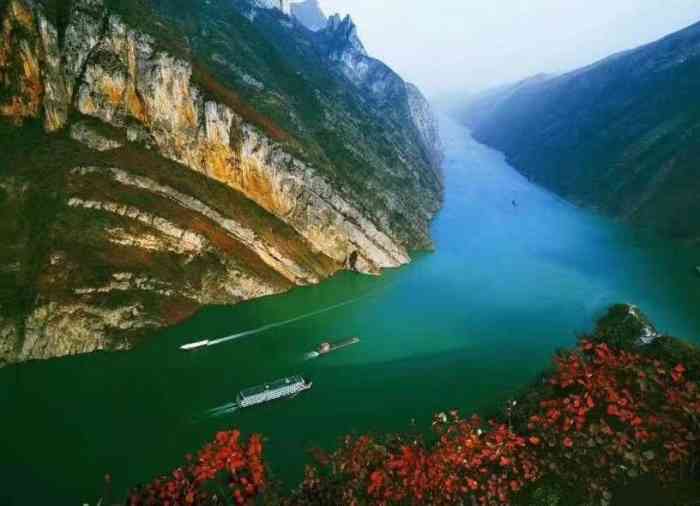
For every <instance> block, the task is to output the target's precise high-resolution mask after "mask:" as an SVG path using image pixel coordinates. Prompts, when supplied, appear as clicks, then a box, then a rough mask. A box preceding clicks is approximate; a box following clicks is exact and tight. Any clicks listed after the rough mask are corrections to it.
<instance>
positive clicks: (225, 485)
mask: <svg viewBox="0 0 700 506" xmlns="http://www.w3.org/2000/svg"><path fill="white" fill-rule="evenodd" d="M262 454H263V447H262V440H261V438H260V436H257V435H254V436H252V437H251V438H250V441H249V443H248V445H247V446H246V445H245V444H243V443H241V441H240V432H238V431H231V432H219V433H218V434H217V435H216V439H215V440H214V441H213V442H212V443H209V444H208V445H206V446H205V447H204V448H203V449H202V450H200V452H199V453H198V455H197V457H196V458H193V457H192V456H191V455H188V456H187V463H186V465H185V466H183V467H180V468H178V469H175V470H174V471H173V472H172V473H171V475H170V476H163V477H160V478H157V479H155V480H153V481H152V482H151V483H150V484H148V485H146V486H144V487H141V488H138V489H136V490H134V491H132V493H131V494H130V496H129V502H128V504H129V506H147V505H163V506H176V505H177V506H180V505H187V504H211V505H218V504H230V503H234V504H249V503H251V502H252V500H253V498H255V497H256V496H257V495H258V494H259V493H260V491H261V490H262V489H263V487H264V486H265V479H266V478H265V466H264V464H263V457H262Z"/></svg>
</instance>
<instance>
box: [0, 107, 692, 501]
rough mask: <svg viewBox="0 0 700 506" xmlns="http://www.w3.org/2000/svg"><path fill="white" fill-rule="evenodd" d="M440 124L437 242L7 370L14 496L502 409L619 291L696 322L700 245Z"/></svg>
mask: <svg viewBox="0 0 700 506" xmlns="http://www.w3.org/2000/svg"><path fill="white" fill-rule="evenodd" d="M443 137H444V140H445V144H446V151H447V159H446V161H445V174H446V184H447V192H446V201H445V207H444V209H443V211H442V212H441V213H440V215H439V216H438V217H437V219H436V220H435V222H434V225H433V235H434V238H435V242H436V251H435V252H434V253H421V254H417V255H416V256H415V259H414V262H413V263H412V264H410V265H408V266H406V267H404V268H402V269H398V270H393V271H389V272H386V273H385V274H384V275H383V276H381V277H377V278H374V277H367V276H361V275H356V274H350V273H344V274H341V275H338V276H336V277H335V278H334V279H331V280H329V281H327V282H325V283H323V284H321V285H320V286H315V287H309V288H302V289H297V290H294V291H292V292H291V293H288V294H286V295H282V296H277V297H270V298H266V299H262V300H257V301H253V302H250V303H246V304H241V305H238V306H235V307H215V308H210V309H207V310H205V311H202V312H201V313H200V314H198V315H197V316H196V317H194V318H192V319H191V320H190V321H188V322H187V323H185V324H183V325H180V326H178V327H176V328H173V329H169V330H167V331H164V332H161V333H160V334H159V335H157V336H153V338H152V339H150V340H149V341H148V342H147V343H146V344H144V345H143V346H141V347H140V348H138V349H137V350H135V351H133V352H129V353H117V354H94V355H88V356H80V357H72V358H66V359H58V360H50V361H45V362H37V363H28V364H23V365H21V366H18V367H10V368H5V369H2V370H0V416H1V418H0V419H1V420H2V422H1V424H0V504H2V505H3V506H5V505H13V506H15V505H23V506H24V505H34V504H36V505H39V504H42V505H43V504H51V505H62V504H66V505H68V504H73V505H75V504H82V503H84V502H88V503H90V504H95V502H96V499H97V498H98V497H99V496H100V494H101V492H102V488H103V485H102V482H103V478H102V477H103V476H104V474H105V473H111V475H112V476H113V481H114V494H115V496H116V497H118V496H119V495H120V494H123V492H124V490H125V489H126V488H127V487H129V486H131V485H134V484H136V483H138V482H143V481H145V480H147V479H148V478H149V477H152V476H153V475H155V474H157V473H161V472H165V471H167V470H168V469H170V468H172V467H173V466H175V465H177V464H178V463H179V462H180V461H181V460H182V456H183V455H184V454H185V453H187V452H190V451H193V450H196V449H197V448H198V447H200V446H201V445H202V444H203V443H204V442H205V441H207V440H209V439H211V438H212V436H213V435H214V433H215V432H216V431H218V430H222V429H228V428H233V427H238V428H240V429H241V430H242V431H243V432H244V433H246V434H249V433H251V432H260V433H263V434H264V435H265V436H266V437H267V443H266V452H267V456H268V461H269V463H270V467H271V469H272V471H273V472H274V473H275V475H276V476H277V477H278V478H279V479H281V480H284V481H285V482H286V483H288V484H292V483H294V481H295V480H298V479H299V478H300V476H301V473H302V469H303V462H304V459H305V458H306V452H307V450H308V449H310V448H313V447H315V446H319V445H322V446H324V447H329V446H332V445H333V444H334V443H335V442H336V441H337V439H338V437H339V436H340V435H342V434H344V433H348V432H352V431H358V432H359V431H380V430H382V431H383V430H402V429H408V428H409V427H410V426H411V421H412V420H415V423H416V424H417V426H418V427H423V428H424V427H428V426H429V424H430V420H431V415H432V413H434V412H437V411H442V410H445V409H450V408H457V407H459V408H460V409H461V410H462V411H465V412H480V413H488V412H490V411H493V410H494V409H497V408H498V407H499V406H501V405H502V403H503V402H504V401H505V400H506V399H508V397H509V396H511V395H513V394H514V393H516V392H517V391H518V390H519V389H521V388H523V387H524V386H525V385H527V384H528V383H529V382H531V381H532V380H533V378H534V377H535V376H536V375H537V373H538V372H539V371H540V370H542V369H543V368H544V367H546V366H547V365H548V363H549V361H550V358H551V354H552V352H553V351H554V350H556V349H557V348H559V347H564V346H570V345H572V344H573V343H574V342H575V335H576V333H577V332H580V331H584V330H587V329H589V328H590V327H591V325H592V323H593V321H594V319H595V318H596V317H597V316H599V315H600V314H601V313H602V312H603V311H604V310H605V309H606V307H607V306H609V305H610V304H612V303H616V302H630V303H635V304H637V305H639V306H640V307H641V308H642V309H643V310H644V311H645V312H646V313H647V314H648V315H649V316H650V317H651V318H652V320H653V321H654V322H655V323H656V324H657V326H658V327H659V328H660V329H661V330H663V331H666V332H668V333H671V334H674V335H677V336H679V337H685V338H687V339H695V338H697V337H698V336H700V311H698V310H697V304H698V302H699V301H700V279H699V278H698V277H697V276H696V275H695V273H694V266H695V265H696V264H700V251H698V250H697V249H691V248H688V247H684V246H682V245H680V244H676V243H673V242H670V241H668V240H661V239H659V238H655V237H654V236H653V235H651V234H649V233H646V232H643V231H639V230H634V229H632V228H630V227H627V226H625V225H621V224H617V223H614V222H612V221H610V220H608V219H606V218H603V217H600V216H596V215H594V214H592V213H590V212H588V211H585V210H581V209H577V208H575V207H573V206H571V205H569V204H567V203H565V202H563V201H561V200H560V199H558V198H556V197H555V196H553V195H551V194H549V193H547V192H545V191H543V190H542V189H540V188H538V187H536V186H533V185H532V184H530V183H529V182H528V181H527V180H526V179H524V178H523V177H522V176H520V175H519V174H518V173H517V172H516V171H515V170H513V169H512V168H511V167H509V166H508V164H507V163H506V162H505V161H504V159H503V157H502V155H501V154H499V153H498V152H495V151H493V150H490V149H488V148H486V147H484V146H482V145H479V144H477V143H476V142H475V141H473V140H472V139H471V138H470V136H469V133H468V132H467V131H466V130H464V129H463V128H461V127H459V126H457V125H455V124H454V123H452V122H451V121H450V120H447V119H443ZM513 200H516V201H517V202H518V204H519V205H518V207H514V206H513V205H512V203H511V202H512V201H513ZM299 317H303V318H299ZM288 320H293V321H290V322H288V323H286V324H282V325H276V326H270V324H275V323H278V322H284V321H288ZM256 329H258V330H259V331H257V332H253V333H248V334H247V335H243V336H240V337H239V338H237V339H233V340H231V341H229V342H226V343H223V344H220V345H218V346H213V347H209V348H206V349H203V350H200V351H196V352H189V353H188V352H182V351H180V350H179V349H178V348H179V346H180V345H182V344H184V343H188V342H192V341H197V340H200V339H216V338H221V337H225V336H231V335H235V334H239V333H243V332H247V331H251V330H256ZM353 335H356V336H359V337H360V338H361V340H362V341H361V343H360V344H358V345H355V346H351V347H349V348H346V349H343V350H341V351H338V352H337V353H334V354H331V355H328V356H325V357H322V358H318V359H314V360H305V357H304V355H305V353H306V352H308V351H310V350H312V349H314V348H315V347H316V346H317V345H318V344H319V343H320V342H321V341H324V340H326V339H340V338H343V337H348V336H353ZM297 373H300V374H304V375H306V376H307V377H308V378H310V379H311V380H313V382H314V387H313V389H312V390H310V391H309V392H305V393H303V394H301V395H300V396H298V397H297V398H295V399H293V400H285V401H279V402H276V403H272V404H270V405H266V406H261V407H256V408H250V409H246V410H242V411H234V412H230V411H227V410H226V409H220V410H218V411H216V410H214V409H215V408H217V407H220V406H225V405H226V404H227V403H230V402H232V401H233V400H234V399H235V396H236V394H237V393H238V391H239V390H241V389H242V388H245V387H249V386H253V385H256V384H259V383H262V382H265V381H269V380H273V379H276V378H279V377H284V376H288V375H291V374H297ZM211 410H214V411H211Z"/></svg>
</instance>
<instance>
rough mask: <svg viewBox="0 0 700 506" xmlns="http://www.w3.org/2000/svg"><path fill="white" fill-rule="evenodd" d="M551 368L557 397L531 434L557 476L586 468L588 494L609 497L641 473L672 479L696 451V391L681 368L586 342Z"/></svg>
mask: <svg viewBox="0 0 700 506" xmlns="http://www.w3.org/2000/svg"><path fill="white" fill-rule="evenodd" d="M555 364H556V372H555V374H554V375H553V377H552V378H551V379H550V384H551V386H552V388H553V389H554V393H553V395H552V396H551V398H549V399H546V400H543V401H541V402H540V404H539V410H537V411H536V412H535V413H533V414H532V415H531V416H530V423H529V426H528V429H529V430H530V431H532V432H533V433H536V434H537V436H535V437H538V438H541V439H542V441H543V442H544V446H545V447H546V450H545V451H543V452H542V453H541V456H540V458H541V459H542V465H543V466H546V467H547V469H549V470H550V471H552V472H554V473H556V474H557V475H558V476H559V477H561V478H562V479H565V480H576V479H577V478H579V476H580V474H579V473H580V472H581V470H583V469H585V470H586V480H585V484H586V486H587V488H588V492H589V493H590V494H591V495H593V496H597V495H607V494H608V493H609V491H610V489H611V488H612V487H613V486H615V485H620V484H624V483H625V482H626V481H627V480H628V479H630V478H635V477H637V476H640V475H642V474H645V473H653V474H655V475H656V476H658V477H660V478H662V479H670V478H671V477H672V476H675V475H676V473H677V472H678V468H679V465H681V464H683V463H685V462H687V460H688V457H689V456H690V451H691V447H693V448H694V449H695V450H697V449H698V445H697V437H698V436H699V435H700V431H699V429H700V427H699V426H698V417H699V416H700V392H699V391H698V388H697V385H696V384H695V383H692V382H689V381H687V380H686V379H685V378H684V374H685V372H686V369H685V367H684V366H683V365H681V364H678V365H676V366H675V367H673V368H667V367H666V366H664V365H663V364H662V363H661V362H659V361H656V360H653V359H650V358H646V357H644V356H642V355H639V354H634V353H629V352H626V351H622V350H616V349H612V348H610V347H608V346H607V345H605V344H599V345H593V344H592V343H590V342H587V341H584V342H582V343H581V347H580V350H579V353H571V354H568V355H566V356H563V357H559V358H557V359H556V361H555ZM557 449H558V451H557Z"/></svg>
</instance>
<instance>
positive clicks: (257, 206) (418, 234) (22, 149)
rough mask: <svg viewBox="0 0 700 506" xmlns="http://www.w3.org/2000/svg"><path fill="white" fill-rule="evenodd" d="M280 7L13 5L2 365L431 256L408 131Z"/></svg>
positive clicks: (411, 127)
mask: <svg viewBox="0 0 700 506" xmlns="http://www.w3.org/2000/svg"><path fill="white" fill-rule="evenodd" d="M267 7H268V6H266V5H265V6H263V7H260V6H258V5H257V4H254V3H250V2H248V1H239V2H236V3H234V4H233V5H232V4H231V3H230V2H228V1H224V0H221V1H214V0H211V1H209V2H207V3H206V4H204V5H202V4H200V3H199V2H188V1H182V2H181V1H175V0H172V1H167V0H153V1H148V2H141V1H136V0H133V1H127V2H124V1H116V0H106V1H105V2H104V3H103V1H102V0H74V1H72V2H58V1H54V0H45V1H39V0H36V1H32V0H8V1H6V2H3V3H2V4H0V9H2V32H1V39H0V41H1V42H0V85H1V88H0V129H1V131H0V133H1V134H2V136H1V138H2V153H0V213H1V214H2V216H3V220H2V223H1V224H0V229H1V230H2V231H3V232H5V237H9V238H10V239H11V240H9V241H7V242H6V243H5V244H4V245H3V246H1V247H0V287H1V288H0V365H2V364H6V363H12V362H16V361H21V360H26V359H32V358H46V357H51V356H59V355H65V354H72V353H81V352H87V351H93V350H98V349H126V348H129V347H131V346H133V345H134V343H136V342H137V341H138V340H139V339H141V338H142V337H143V336H144V335H145V334H146V333H147V332H150V331H153V330H154V329H157V328H160V327H162V326H165V325H170V324H173V323H175V322H177V321H180V320H182V319H183V318H186V317H187V316H189V315H191V314H192V313H193V312H194V311H196V310H197V308H199V307H201V306H202V305H205V304H230V303H235V302H238V301H242V300H246V299H250V298H254V297H260V296H264V295H269V294H273V293H279V292H282V291H284V290H287V289H289V288H291V287H293V286H296V285H304V284H309V283H317V282H319V281H321V280H322V279H324V278H327V277H328V276H330V275H332V274H333V273H335V272H337V271H338V270H340V269H351V270H355V271H358V272H363V273H378V272H379V271H380V270H381V269H384V268H390V267H397V266H400V265H402V264H405V263H407V262H408V261H409V260H410V258H409V255H408V251H409V250H410V249H413V248H426V247H429V246H430V244H431V243H430V238H429V234H428V225H429V222H430V219H431V217H432V216H433V215H434V213H435V212H436V211H437V209H438V208H439V202H440V197H441V192H442V188H441V182H440V180H439V178H437V177H436V175H435V171H434V167H433V165H432V164H433V160H432V159H431V158H430V157H429V156H427V154H426V150H425V147H424V145H423V141H422V139H421V134H420V133H419V132H418V131H417V129H416V126H415V124H414V123H413V122H412V121H405V118H403V116H402V115H386V114H385V113H386V111H378V110H375V108H374V107H372V106H371V105H370V104H368V103H367V101H366V98H365V97H364V96H363V95H362V93H361V92H360V90H358V89H356V88H355V86H354V85H352V84H351V83H348V82H347V80H346V79H345V78H344V77H342V76H340V75H338V74H337V72H336V71H335V69H334V67H333V65H331V64H330V63H329V62H328V61H326V60H325V59H324V58H322V57H320V56H319V51H318V50H317V48H316V47H315V44H316V41H315V39H314V36H313V34H312V32H309V30H307V29H305V28H303V27H301V26H299V25H298V24H296V23H293V22H291V20H290V18H289V17H288V16H287V15H285V14H284V13H283V12H282V11H281V10H279V9H276V8H272V9H270V8H267ZM394 107H396V106H394ZM387 110H389V111H390V110H391V107H388V109H387ZM402 114H403V113H402Z"/></svg>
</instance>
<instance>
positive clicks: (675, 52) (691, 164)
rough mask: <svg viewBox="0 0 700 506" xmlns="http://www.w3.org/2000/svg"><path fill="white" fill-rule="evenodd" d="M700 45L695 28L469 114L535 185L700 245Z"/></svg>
mask: <svg viewBox="0 0 700 506" xmlns="http://www.w3.org/2000/svg"><path fill="white" fill-rule="evenodd" d="M699 48H700V24H695V25H693V26H690V27H688V28H686V29H684V30H681V31H679V32H677V33H674V34H671V35H669V36H668V37H665V38H663V39H661V40H659V41H657V42H654V43H651V44H648V45H645V46H642V47H640V48H637V49H634V50H630V51H626V52H622V53H619V54H616V55H613V56H611V57H609V58H607V59H605V60H602V61H600V62H598V63H595V64H593V65H591V66H589V67H585V68H582V69H579V70H576V71H573V72H570V73H567V74H564V75H561V76H536V77H534V78H532V79H529V80H525V81H523V82H521V83H518V84H516V85H514V86H508V87H503V88H501V89H498V90H494V91H493V92H490V93H486V94H484V95H482V96H481V97H478V98H476V99H475V100H474V101H473V102H472V103H471V104H470V105H469V106H468V107H466V108H465V110H463V111H461V113H460V114H461V115H462V117H463V118H464V119H465V121H466V122H467V123H468V124H469V125H470V126H471V127H472V128H473V131H474V135H475V137H476V138H477V139H478V140H479V141H481V142H484V143H485V144H488V145H490V146H493V147H495V148H496V149H498V150H500V151H503V152H504V153H505V154H506V156H507V157H508V159H509V161H510V162H511V163H512V164H513V165H514V166H515V167H516V168H517V169H518V170H520V171H522V172H523V173H524V174H525V175H527V176H528V177H529V178H531V179H532V180H533V181H535V182H537V183H539V184H542V185H543V186H545V187H547V188H549V189H551V190H553V191H555V192H556V193H558V194H560V195H562V196H564V197H565V198H567V199H570V200H572V201H574V202H576V203H581V204H584V205H588V206H592V207H595V208H597V209H600V210H602V211H604V212H606V213H608V214H611V215H614V216H616V217H620V218H622V219H625V220H629V221H632V222H634V223H637V224H641V225H645V226H649V227H651V228H656V229H659V230H661V231H662V232H664V233H665V234H668V235H672V236H676V237H681V238H687V239H691V240H697V239H698V238H700V220H698V216H700V200H698V199H697V195H698V191H700V181H699V180H698V178H697V159H698V156H699V155H700V151H699V149H700V148H699V146H700V137H699V136H700V128H698V125H700V104H699V103H698V100H697V89H698V85H700V51H699Z"/></svg>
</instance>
